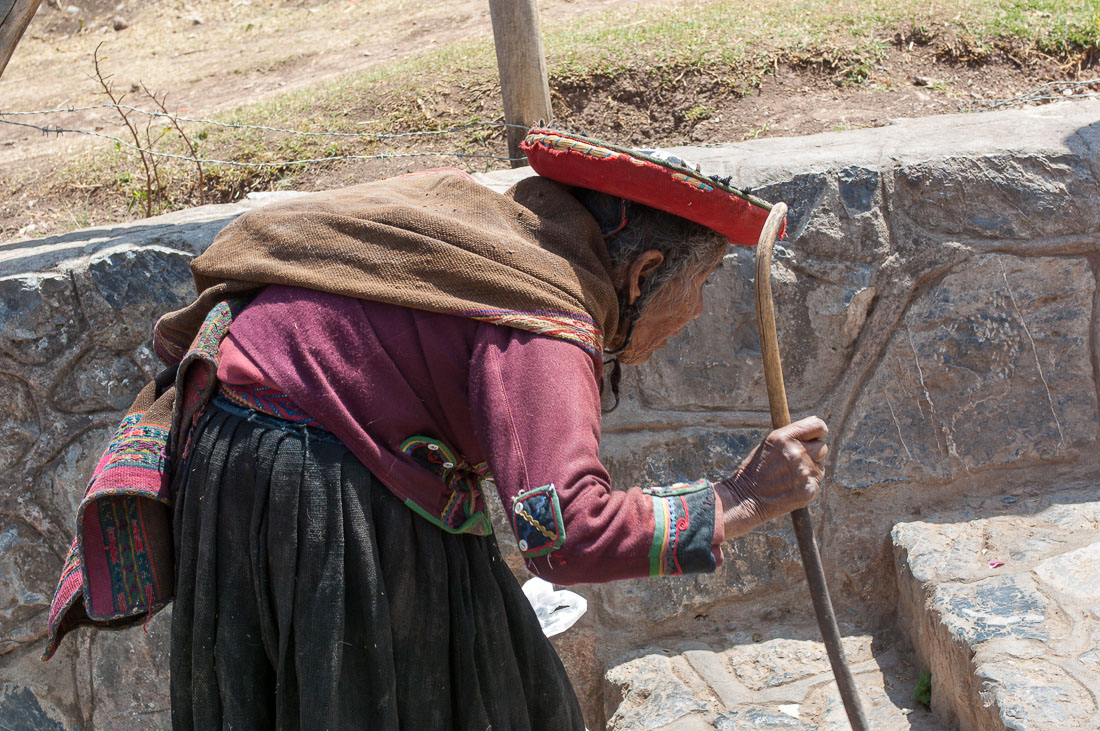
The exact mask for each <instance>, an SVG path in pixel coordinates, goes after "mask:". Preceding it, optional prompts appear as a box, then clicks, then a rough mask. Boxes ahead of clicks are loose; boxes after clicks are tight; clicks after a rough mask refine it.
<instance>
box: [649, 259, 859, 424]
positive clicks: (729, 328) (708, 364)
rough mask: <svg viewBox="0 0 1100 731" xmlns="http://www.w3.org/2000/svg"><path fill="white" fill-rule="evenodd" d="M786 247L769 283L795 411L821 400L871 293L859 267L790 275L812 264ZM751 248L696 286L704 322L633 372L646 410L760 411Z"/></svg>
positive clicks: (763, 402)
mask: <svg viewBox="0 0 1100 731" xmlns="http://www.w3.org/2000/svg"><path fill="white" fill-rule="evenodd" d="M793 246H796V244H792V245H791V247H793ZM791 247H788V246H778V247H777V248H776V253H775V256H774V257H773V261H772V281H773V296H774V299H775V310H776V313H777V314H776V317H777V320H778V321H777V327H778V335H779V341H780V347H781V349H782V353H783V356H784V362H783V368H784V375H785V376H786V379H787V394H788V399H789V400H790V403H791V407H792V408H794V409H796V410H798V409H806V408H811V407H812V406H813V405H814V404H817V403H818V402H820V401H821V399H822V398H823V397H824V395H825V394H826V393H827V392H828V389H829V388H830V386H831V385H832V384H833V383H835V382H836V381H837V380H838V379H839V378H840V376H841V374H842V373H843V371H844V369H845V367H846V365H847V363H848V360H849V358H850V356H851V352H852V351H851V346H852V344H853V343H854V342H855V340H856V338H857V337H858V336H859V333H860V331H861V329H862V327H863V324H864V322H865V321H866V318H867V313H868V311H869V309H870V307H871V304H872V302H873V300H874V296H875V290H874V288H873V287H871V286H870V276H871V270H870V268H869V267H867V266H865V265H852V266H847V267H843V272H841V271H835V274H836V275H837V278H836V279H835V280H832V281H831V280H829V279H827V278H825V277H827V276H828V274H825V276H819V275H815V276H804V275H803V276H800V275H799V274H798V273H796V270H801V272H803V273H804V272H806V271H807V270H808V269H809V268H810V267H812V266H814V264H815V263H816V262H812V261H809V259H808V256H807V255H805V254H803V253H802V252H801V251H799V252H797V253H796V252H795V251H794V250H793V249H792V248H791ZM753 251H754V250H753V249H748V248H744V247H737V248H736V249H734V250H733V251H732V252H731V253H730V254H728V255H727V256H726V258H725V260H724V262H723V264H722V267H721V268H720V269H718V270H717V271H716V272H715V273H714V274H713V275H711V277H710V279H709V280H708V281H707V284H706V285H705V286H704V288H703V315H702V316H701V317H699V318H698V319H696V320H694V321H693V322H692V323H691V324H689V325H688V326H687V327H686V328H685V329H684V330H683V332H681V333H680V335H678V336H677V337H675V338H673V339H671V340H669V343H668V345H667V346H666V347H665V349H664V350H661V351H658V352H657V353H655V354H654V356H653V357H652V358H651V359H650V361H649V362H648V363H646V364H645V365H643V366H640V367H639V368H638V369H637V370H636V372H637V377H638V382H639V391H640V399H641V403H642V405H643V406H644V407H645V408H648V409H656V410H667V411H708V410H729V411H765V412H766V411H767V409H768V401H767V390H766V389H765V387H764V375H763V364H762V361H761V356H760V338H759V334H758V331H757V324H756V305H755V301H754V295H753V279H754V271H753ZM823 268H824V267H823ZM833 269H834V270H838V269H841V268H840V267H836V266H835V264H834V266H833Z"/></svg>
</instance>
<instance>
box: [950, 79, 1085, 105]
mask: <svg viewBox="0 0 1100 731" xmlns="http://www.w3.org/2000/svg"><path fill="white" fill-rule="evenodd" d="M1096 85H1100V79H1085V80H1083V81H1048V82H1047V83H1045V84H1040V85H1039V86H1037V87H1035V88H1034V89H1032V90H1031V91H1029V92H1027V93H1026V94H1021V95H1019V96H1015V97H1010V98H1008V99H975V100H973V101H970V102H966V103H964V104H961V105H960V107H961V108H967V107H969V108H971V109H973V108H975V107H980V108H982V109H988V110H990V111H992V110H994V109H1006V108H1008V107H1022V106H1024V105H1025V104H1035V103H1037V102H1044V101H1070V100H1073V99H1093V98H1098V97H1100V93H1077V94H1075V93H1070V94H1066V93H1065V92H1066V91H1068V90H1071V89H1077V88H1081V87H1090V86H1096ZM1054 89H1061V93H1051V90H1054Z"/></svg>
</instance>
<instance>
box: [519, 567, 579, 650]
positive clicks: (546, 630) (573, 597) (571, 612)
mask: <svg viewBox="0 0 1100 731" xmlns="http://www.w3.org/2000/svg"><path fill="white" fill-rule="evenodd" d="M523 593H524V595H525V596H526V597H527V601H529V602H531V606H532V607H533V608H534V610H535V616H537V617H538V618H539V624H540V625H542V633H543V634H544V635H546V636H547V637H553V636H554V635H559V634H561V633H562V632H564V631H565V630H567V629H569V628H570V627H572V626H573V625H574V624H576V623H577V620H578V619H580V618H581V617H582V616H583V615H584V613H585V612H587V611H588V600H587V599H585V598H584V597H583V596H581V595H580V594H575V593H573V592H571V591H566V590H564V589H561V590H558V591H555V590H554V585H553V584H551V583H550V582H549V581H544V580H543V579H540V578H538V577H537V576H536V577H535V578H533V579H531V580H529V581H528V582H527V583H525V584H524V585H523Z"/></svg>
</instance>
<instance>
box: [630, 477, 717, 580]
mask: <svg viewBox="0 0 1100 731" xmlns="http://www.w3.org/2000/svg"><path fill="white" fill-rule="evenodd" d="M642 492H644V493H645V494H647V495H649V496H650V498H651V499H652V500H653V543H652V545H651V546H650V549H649V575H650V576H680V575H681V574H683V573H685V570H686V571H688V572H693V571H705V570H710V571H713V570H714V568H715V564H716V562H715V560H714V556H713V554H711V550H710V549H711V541H712V540H713V537H714V510H715V504H714V489H713V487H712V485H711V483H710V482H708V481H707V480H696V481H695V482H679V483H676V484H674V485H668V486H666V487H649V488H644V489H643V490H642ZM708 508H709V509H708ZM704 553H705V555H704Z"/></svg>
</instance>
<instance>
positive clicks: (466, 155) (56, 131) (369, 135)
mask: <svg viewBox="0 0 1100 731" xmlns="http://www.w3.org/2000/svg"><path fill="white" fill-rule="evenodd" d="M96 109H113V110H115V111H116V112H118V113H119V114H122V113H123V111H125V112H134V113H137V114H142V115H145V116H148V117H152V118H160V119H166V120H170V121H174V122H185V123H188V124H201V125H208V126H213V127H222V128H228V129H239V130H254V131H258V132H275V133H279V134H288V135H295V136H300V137H344V138H360V139H373V140H396V139H405V138H413V137H441V136H443V135H449V134H454V133H456V132H463V131H466V130H471V129H483V128H493V129H508V128H515V129H523V130H526V129H527V128H526V127H524V126H522V125H518V124H508V123H505V122H471V123H469V124H463V125H459V126H456V127H449V128H447V129H442V130H429V131H421V132H399V133H382V132H307V131H304V130H297V129H287V128H284V127H269V126H266V125H259V124H245V123H241V122H219V121H217V120H212V119H195V118H192V117H183V116H180V115H175V114H168V113H166V112H161V111H156V110H148V109H142V108H141V107H134V106H130V105H128V104H90V105H87V106H81V107H64V108H59V109H37V110H31V111H17V112H5V111H0V124H6V125H11V126H15V127H26V128H29V129H33V130H37V131H39V132H41V133H42V134H43V135H46V136H49V135H55V136H57V137H60V136H61V135H63V134H76V135H85V136H88V137H99V138H101V139H105V140H110V141H111V142H114V143H115V145H116V146H118V147H120V148H125V149H127V150H130V151H132V152H135V153H138V154H145V155H151V156H153V157H159V158H167V159H171V160H181V161H184V162H192V163H199V164H203V165H226V166H232V167H247V168H283V167H291V166H294V165H309V164H312V163H320V162H335V161H338V160H389V159H396V158H417V157H455V158H462V159H481V160H498V161H501V162H516V161H521V160H524V159H525V158H521V157H520V158H516V157H509V156H507V155H492V154H489V153H472V152H459V151H457V150H453V151H450V152H444V151H430V152H429V151H425V152H382V153H377V154H373V155H356V154H348V155H328V156H325V157H313V158H306V159H301V160H282V161H277V162H242V161H239V160H217V159H213V158H207V157H198V156H197V155H182V154H178V153H171V152H160V151H157V150H153V149H149V148H146V147H142V146H141V145H135V144H134V143H132V142H128V141H126V140H124V139H122V138H121V137H118V136H116V135H111V134H107V133H105V132H97V131H94V130H87V129H77V128H69V127H62V126H61V125H58V124H54V125H51V124H49V123H46V124H45V125H39V124H33V123H31V122H20V121H16V120H14V119H6V117H29V116H42V115H55V114H70V113H75V112H84V111H91V110H96Z"/></svg>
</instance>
